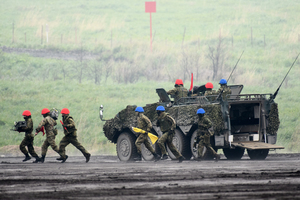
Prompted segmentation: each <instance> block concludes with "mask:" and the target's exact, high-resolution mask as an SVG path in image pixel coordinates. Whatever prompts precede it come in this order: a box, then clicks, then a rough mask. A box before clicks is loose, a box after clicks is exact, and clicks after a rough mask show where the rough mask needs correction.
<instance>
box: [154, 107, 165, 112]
mask: <svg viewBox="0 0 300 200" xmlns="http://www.w3.org/2000/svg"><path fill="white" fill-rule="evenodd" d="M156 110H157V111H165V108H164V107H163V106H157V108H156Z"/></svg>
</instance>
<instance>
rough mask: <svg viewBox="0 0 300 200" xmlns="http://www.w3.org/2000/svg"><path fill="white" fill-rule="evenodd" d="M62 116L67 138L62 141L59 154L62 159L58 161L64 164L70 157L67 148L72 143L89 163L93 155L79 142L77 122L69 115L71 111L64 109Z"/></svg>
mask: <svg viewBox="0 0 300 200" xmlns="http://www.w3.org/2000/svg"><path fill="white" fill-rule="evenodd" d="M60 113H61V114H62V120H63V127H64V134H65V136H64V137H63V138H62V139H61V141H60V143H59V153H60V155H61V157H60V158H57V159H56V160H62V163H64V162H65V161H66V160H67V158H68V156H67V155H66V147H67V146H68V145H69V144H70V143H71V144H73V145H74V146H75V147H76V148H77V149H78V150H79V151H81V153H82V154H83V155H84V157H85V159H86V162H89V160H90V157H91V154H90V153H89V152H87V150H85V148H84V147H83V146H82V145H81V144H80V142H78V140H77V133H76V131H77V129H76V127H75V122H74V120H73V117H71V116H70V115H69V113H70V111H69V109H68V108H63V109H62V110H61V112H60Z"/></svg>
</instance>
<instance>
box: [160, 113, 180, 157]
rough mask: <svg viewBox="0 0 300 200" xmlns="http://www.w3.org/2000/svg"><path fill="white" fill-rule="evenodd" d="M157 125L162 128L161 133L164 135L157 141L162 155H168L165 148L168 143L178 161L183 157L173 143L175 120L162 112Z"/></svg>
mask: <svg viewBox="0 0 300 200" xmlns="http://www.w3.org/2000/svg"><path fill="white" fill-rule="evenodd" d="M157 125H158V126H159V127H160V130H161V132H163V135H162V136H161V137H160V138H159V139H158V141H157V144H158V146H159V148H160V150H161V154H162V155H166V154H167V151H166V148H165V143H167V145H168V146H169V148H170V150H171V151H172V153H173V154H174V156H175V157H176V158H177V159H178V158H180V157H182V155H181V153H180V152H179V151H178V150H177V149H176V147H175V146H174V144H173V143H172V141H173V137H174V135H175V128H176V123H175V120H174V119H173V118H172V117H171V116H169V114H167V113H165V112H162V113H161V114H160V116H159V117H158V119H157Z"/></svg>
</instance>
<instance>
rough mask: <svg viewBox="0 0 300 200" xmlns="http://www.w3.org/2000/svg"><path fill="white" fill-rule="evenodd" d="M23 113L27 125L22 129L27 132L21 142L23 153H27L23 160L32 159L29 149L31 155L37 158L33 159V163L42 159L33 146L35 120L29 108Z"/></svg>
mask: <svg viewBox="0 0 300 200" xmlns="http://www.w3.org/2000/svg"><path fill="white" fill-rule="evenodd" d="M22 115H23V117H24V119H25V122H26V127H22V128H21V131H24V132H25V137H24V139H23V140H22V142H21V144H20V150H21V151H22V153H24V154H25V159H24V160H23V162H25V161H27V160H30V159H31V157H30V156H29V154H28V151H29V153H30V155H31V156H32V157H34V158H35V161H33V163H37V162H39V161H40V158H39V156H38V155H37V154H36V152H35V151H34V147H33V139H34V135H33V134H32V131H33V122H32V119H31V112H30V111H29V110H25V111H24V112H23V114H22ZM26 146H27V148H28V151H27V150H26V148H25V147H26Z"/></svg>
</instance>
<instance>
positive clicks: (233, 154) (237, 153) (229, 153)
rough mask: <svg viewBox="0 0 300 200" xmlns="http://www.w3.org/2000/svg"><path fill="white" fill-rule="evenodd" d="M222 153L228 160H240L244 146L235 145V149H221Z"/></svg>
mask: <svg viewBox="0 0 300 200" xmlns="http://www.w3.org/2000/svg"><path fill="white" fill-rule="evenodd" d="M223 152H224V155H225V156H226V158H227V159H228V160H240V159H241V158H242V157H243V155H244V152H245V149H244V148H239V147H236V148H235V149H229V148H228V149H227V148H226V149H223Z"/></svg>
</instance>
